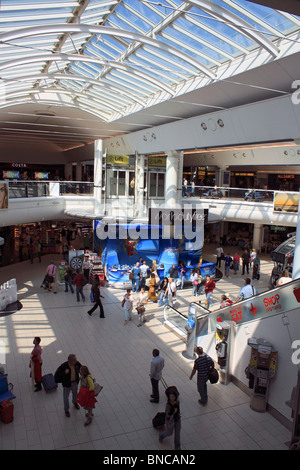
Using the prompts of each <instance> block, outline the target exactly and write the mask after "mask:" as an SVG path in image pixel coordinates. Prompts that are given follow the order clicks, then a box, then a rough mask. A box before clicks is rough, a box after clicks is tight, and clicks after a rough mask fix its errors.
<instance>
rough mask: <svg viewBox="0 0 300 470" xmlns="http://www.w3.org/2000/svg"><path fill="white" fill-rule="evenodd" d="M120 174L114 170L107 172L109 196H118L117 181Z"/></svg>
mask: <svg viewBox="0 0 300 470" xmlns="http://www.w3.org/2000/svg"><path fill="white" fill-rule="evenodd" d="M117 177H118V172H117V171H113V170H108V171H107V178H108V181H109V196H117V195H118V193H117V183H118V180H117Z"/></svg>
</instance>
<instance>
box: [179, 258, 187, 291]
mask: <svg viewBox="0 0 300 470" xmlns="http://www.w3.org/2000/svg"><path fill="white" fill-rule="evenodd" d="M180 265H181V269H180V280H181V287H180V288H181V289H183V286H184V278H185V275H186V267H185V264H184V262H183V261H182V262H181V264H180Z"/></svg>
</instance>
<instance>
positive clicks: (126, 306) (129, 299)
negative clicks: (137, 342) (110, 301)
mask: <svg viewBox="0 0 300 470" xmlns="http://www.w3.org/2000/svg"><path fill="white" fill-rule="evenodd" d="M122 307H123V311H124V318H125V321H124V325H127V323H128V321H131V320H132V317H131V314H132V308H133V295H132V294H131V289H127V292H126V294H125V296H124V298H123V300H122Z"/></svg>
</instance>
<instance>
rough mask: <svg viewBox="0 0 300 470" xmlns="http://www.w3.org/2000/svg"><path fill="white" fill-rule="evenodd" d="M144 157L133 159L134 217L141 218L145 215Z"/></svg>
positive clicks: (138, 156) (137, 156)
mask: <svg viewBox="0 0 300 470" xmlns="http://www.w3.org/2000/svg"><path fill="white" fill-rule="evenodd" d="M145 158H146V157H145V155H138V154H137V155H136V157H135V175H136V177H135V201H136V202H135V208H134V209H135V211H134V212H135V213H134V216H135V217H143V216H145V215H146V214H147V206H146V200H145V199H146V198H145V188H144V179H145V178H144V175H145Z"/></svg>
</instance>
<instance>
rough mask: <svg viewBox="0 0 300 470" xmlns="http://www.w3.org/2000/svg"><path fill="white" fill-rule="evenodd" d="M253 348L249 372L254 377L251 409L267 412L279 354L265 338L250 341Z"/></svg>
mask: <svg viewBox="0 0 300 470" xmlns="http://www.w3.org/2000/svg"><path fill="white" fill-rule="evenodd" d="M248 345H249V346H251V348H252V350H251V359H250V365H249V372H250V373H251V374H252V375H253V377H254V384H253V393H252V397H251V402H250V407H251V408H252V409H253V410H255V411H261V412H263V411H266V409H267V404H268V402H267V400H268V394H269V384H270V379H272V378H273V377H274V376H275V370H276V362H277V352H276V351H275V350H274V349H273V346H272V344H270V343H268V342H267V341H266V340H265V339H263V338H259V339H256V338H251V339H249V340H248Z"/></svg>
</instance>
